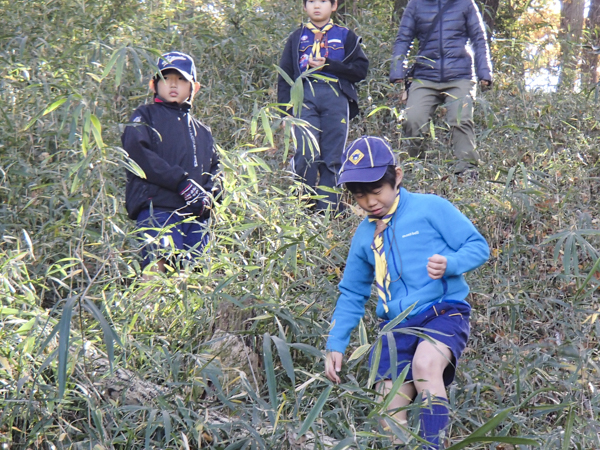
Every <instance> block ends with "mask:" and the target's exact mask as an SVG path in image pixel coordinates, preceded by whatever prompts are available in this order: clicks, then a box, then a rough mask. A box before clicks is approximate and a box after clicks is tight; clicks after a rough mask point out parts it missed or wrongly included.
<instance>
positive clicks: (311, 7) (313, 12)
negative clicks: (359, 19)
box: [304, 0, 337, 27]
mask: <svg viewBox="0 0 600 450" xmlns="http://www.w3.org/2000/svg"><path fill="white" fill-rule="evenodd" d="M336 9H337V1H336V2H334V3H333V4H332V3H331V2H330V1H329V0H306V4H305V5H304V11H306V14H308V17H309V19H310V21H311V22H312V23H313V24H315V25H316V26H318V27H322V26H323V25H325V24H326V23H327V22H329V19H330V18H331V13H332V12H333V11H335V10H336Z"/></svg>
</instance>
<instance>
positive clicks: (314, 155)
mask: <svg viewBox="0 0 600 450" xmlns="http://www.w3.org/2000/svg"><path fill="white" fill-rule="evenodd" d="M309 83H310V85H311V86H312V89H311V86H309ZM348 114H349V109H348V98H347V97H346V96H345V95H344V94H343V93H342V92H341V90H340V88H339V86H338V84H337V83H325V82H322V81H317V82H310V81H305V82H304V107H303V108H302V112H301V113H300V118H301V119H304V120H306V121H307V122H308V123H309V124H311V125H312V127H311V128H309V129H307V128H302V127H298V126H297V127H295V129H294V133H295V136H296V142H297V144H296V153H295V155H294V160H293V162H294V164H293V169H294V172H295V173H296V175H298V176H299V177H300V178H301V179H302V180H303V182H304V183H305V184H306V185H308V186H310V187H311V188H313V189H316V192H317V194H318V195H325V196H326V198H324V199H321V200H319V201H318V202H317V210H325V209H327V206H330V207H331V209H332V210H335V209H337V208H338V205H339V202H340V195H339V194H336V193H333V192H330V190H327V189H322V188H321V187H320V186H323V187H325V188H335V187H336V185H337V178H338V172H339V171H340V167H341V165H342V153H343V151H344V147H345V146H346V139H347V138H348V122H349V117H348ZM307 132H310V133H311V134H312V137H314V140H313V139H312V137H311V136H309V135H308V134H307ZM314 143H316V146H315V145H314Z"/></svg>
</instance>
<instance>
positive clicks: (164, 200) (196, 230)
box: [121, 52, 219, 271]
mask: <svg viewBox="0 0 600 450" xmlns="http://www.w3.org/2000/svg"><path fill="white" fill-rule="evenodd" d="M157 66H158V70H159V72H160V74H159V73H156V74H155V75H154V77H153V78H152V80H151V81H150V89H151V90H152V91H153V92H154V102H153V103H151V104H146V105H142V106H140V107H139V108H137V109H136V110H135V111H134V113H133V115H132V116H131V120H130V124H128V126H127V127H126V128H125V132H124V133H123V136H122V138H121V140H122V142H123V148H124V149H125V150H126V151H127V153H128V154H129V156H130V157H131V159H133V160H134V161H135V162H136V163H137V164H138V165H139V166H140V167H141V168H142V170H143V171H144V174H145V178H140V177H139V176H137V175H135V174H133V173H131V172H129V171H128V172H127V190H126V206H127V213H128V215H129V218H130V219H133V220H136V221H137V227H138V228H139V229H143V231H142V232H141V233H140V234H141V237H142V239H144V240H148V239H149V238H150V240H152V238H156V236H158V234H159V233H160V232H161V229H162V230H163V238H161V239H160V242H161V245H162V246H163V247H170V246H171V242H172V244H173V246H174V247H175V249H177V250H185V251H186V252H187V255H186V256H188V257H192V256H199V255H200V254H201V253H202V250H203V248H204V247H205V246H206V244H207V243H208V232H207V231H208V228H207V223H208V220H209V218H210V209H211V205H212V201H213V199H214V198H215V197H217V195H218V193H219V188H218V185H219V183H218V179H219V157H218V155H217V153H216V151H215V144H214V140H213V137H212V135H211V132H210V129H209V128H208V127H206V126H205V125H203V124H202V123H201V122H199V121H198V120H196V119H195V118H194V117H192V115H191V113H190V109H191V106H192V99H193V98H194V95H195V94H196V93H197V92H198V90H199V88H200V83H198V81H197V79H196V78H197V76H196V66H195V64H194V60H193V59H192V58H191V57H190V56H189V55H186V54H185V53H180V52H169V53H165V54H164V55H162V56H161V57H160V58H159V60H158V62H157ZM161 75H162V76H161ZM186 218H192V220H189V219H186ZM184 219H186V220H185V221H184ZM155 249H156V247H155V246H153V245H146V246H144V247H143V249H142V252H143V257H144V261H143V266H144V267H145V266H146V265H148V264H149V263H150V262H151V261H152V260H156V262H157V269H158V270H159V271H164V264H165V260H164V258H162V257H159V258H156V257H155V256H154V255H152V253H153V250H155Z"/></svg>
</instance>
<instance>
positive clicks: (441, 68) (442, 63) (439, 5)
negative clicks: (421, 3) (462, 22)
mask: <svg viewBox="0 0 600 450" xmlns="http://www.w3.org/2000/svg"><path fill="white" fill-rule="evenodd" d="M448 1H450V0H448ZM441 11H442V0H438V14H439V13H441ZM439 21H440V31H439V32H438V34H439V39H438V40H439V43H440V83H441V82H443V81H444V48H443V43H442V15H441V14H440V18H439ZM431 26H433V27H435V24H432V25H431Z"/></svg>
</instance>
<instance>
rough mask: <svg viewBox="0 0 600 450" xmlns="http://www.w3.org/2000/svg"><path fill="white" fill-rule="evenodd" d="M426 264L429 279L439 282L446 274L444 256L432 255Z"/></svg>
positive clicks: (446, 261) (446, 262)
mask: <svg viewBox="0 0 600 450" xmlns="http://www.w3.org/2000/svg"><path fill="white" fill-rule="evenodd" d="M428 261H429V262H428V263H427V273H428V274H429V277H430V278H432V279H434V280H439V279H440V278H442V277H443V276H444V273H446V266H447V264H448V260H447V259H446V257H445V256H442V255H437V254H436V255H433V256H430V257H429V258H428Z"/></svg>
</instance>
